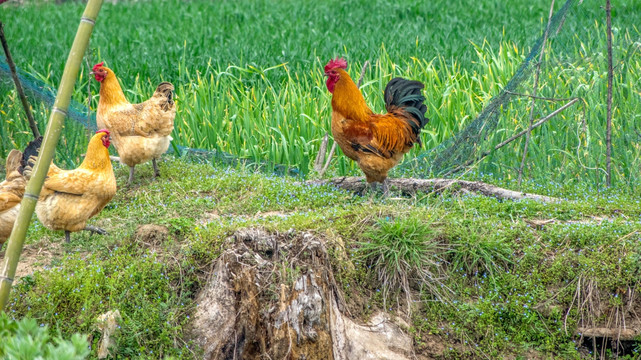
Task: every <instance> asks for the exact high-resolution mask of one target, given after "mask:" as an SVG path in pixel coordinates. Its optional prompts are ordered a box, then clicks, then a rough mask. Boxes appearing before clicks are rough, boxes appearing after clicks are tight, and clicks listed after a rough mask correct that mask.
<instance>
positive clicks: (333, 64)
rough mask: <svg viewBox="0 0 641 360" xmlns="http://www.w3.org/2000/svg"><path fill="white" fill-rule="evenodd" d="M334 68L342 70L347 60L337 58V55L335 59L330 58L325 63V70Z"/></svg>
mask: <svg viewBox="0 0 641 360" xmlns="http://www.w3.org/2000/svg"><path fill="white" fill-rule="evenodd" d="M336 68H341V69H343V70H347V61H345V59H343V58H339V57H338V56H337V57H336V59H332V60H330V61H329V62H328V63H327V65H325V72H328V71H330V70H332V69H336Z"/></svg>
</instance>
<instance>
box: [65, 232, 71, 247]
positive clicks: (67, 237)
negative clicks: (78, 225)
mask: <svg viewBox="0 0 641 360" xmlns="http://www.w3.org/2000/svg"><path fill="white" fill-rule="evenodd" d="M69 241H71V233H70V232H69V231H67V230H65V242H66V243H67V244H68V243H69Z"/></svg>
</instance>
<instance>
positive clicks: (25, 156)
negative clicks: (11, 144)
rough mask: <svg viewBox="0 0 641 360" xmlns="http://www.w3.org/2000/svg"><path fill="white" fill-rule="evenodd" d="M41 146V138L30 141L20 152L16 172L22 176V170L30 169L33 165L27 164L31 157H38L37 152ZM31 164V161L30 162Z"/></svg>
mask: <svg viewBox="0 0 641 360" xmlns="http://www.w3.org/2000/svg"><path fill="white" fill-rule="evenodd" d="M41 145H42V136H39V137H38V138H36V139H34V140H32V141H31V142H30V143H29V144H27V147H26V148H25V149H24V151H23V152H22V160H20V168H19V169H18V172H20V174H24V170H25V169H26V168H28V167H32V166H33V164H29V162H30V161H29V160H30V159H31V157H32V156H33V157H38V151H40V146H41ZM32 162H33V160H32Z"/></svg>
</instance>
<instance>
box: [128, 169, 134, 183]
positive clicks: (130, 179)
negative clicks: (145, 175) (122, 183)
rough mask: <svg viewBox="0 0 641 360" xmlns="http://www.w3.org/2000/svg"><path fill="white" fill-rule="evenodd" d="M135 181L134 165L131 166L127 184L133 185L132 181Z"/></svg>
mask: <svg viewBox="0 0 641 360" xmlns="http://www.w3.org/2000/svg"><path fill="white" fill-rule="evenodd" d="M133 181H134V167H133V166H130V167H129V181H128V182H127V185H131V183H132V182H133Z"/></svg>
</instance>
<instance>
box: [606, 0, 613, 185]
mask: <svg viewBox="0 0 641 360" xmlns="http://www.w3.org/2000/svg"><path fill="white" fill-rule="evenodd" d="M605 17H606V26H607V28H608V98H607V107H608V110H607V114H606V133H605V144H606V149H605V171H606V175H605V183H606V185H607V186H608V187H610V186H611V185H612V178H611V175H612V15H611V7H610V0H606V1H605Z"/></svg>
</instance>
